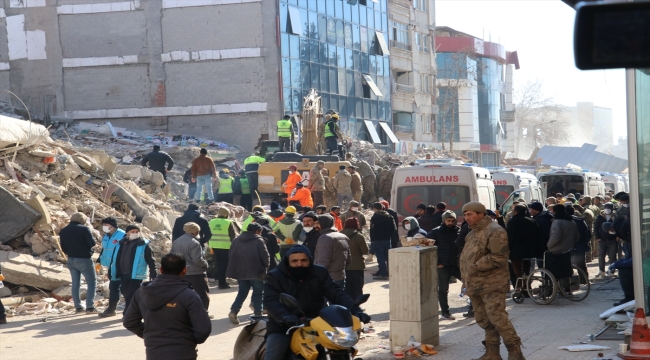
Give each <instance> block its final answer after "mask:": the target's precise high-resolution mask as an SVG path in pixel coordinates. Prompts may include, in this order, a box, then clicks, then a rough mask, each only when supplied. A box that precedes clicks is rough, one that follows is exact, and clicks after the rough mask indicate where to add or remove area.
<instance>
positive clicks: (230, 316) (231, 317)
mask: <svg viewBox="0 0 650 360" xmlns="http://www.w3.org/2000/svg"><path fill="white" fill-rule="evenodd" d="M228 319H229V320H230V322H231V323H233V324H239V319H238V318H237V313H236V312H234V311H230V313H229V314H228Z"/></svg>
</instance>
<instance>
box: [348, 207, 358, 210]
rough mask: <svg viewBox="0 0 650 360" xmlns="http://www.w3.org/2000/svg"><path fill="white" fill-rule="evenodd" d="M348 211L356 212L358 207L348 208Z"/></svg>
mask: <svg viewBox="0 0 650 360" xmlns="http://www.w3.org/2000/svg"><path fill="white" fill-rule="evenodd" d="M350 210H352V211H357V210H359V208H358V207H352V208H350Z"/></svg>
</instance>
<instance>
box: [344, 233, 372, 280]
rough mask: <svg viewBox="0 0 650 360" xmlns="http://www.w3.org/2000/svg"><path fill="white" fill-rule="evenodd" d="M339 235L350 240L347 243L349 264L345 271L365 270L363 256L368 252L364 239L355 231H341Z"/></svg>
mask: <svg viewBox="0 0 650 360" xmlns="http://www.w3.org/2000/svg"><path fill="white" fill-rule="evenodd" d="M341 234H343V235H345V236H347V238H348V239H350V241H349V242H348V245H349V246H350V262H349V263H348V266H347V267H346V268H345V270H365V269H366V262H365V261H364V259H363V255H368V251H369V249H368V244H367V243H366V239H365V238H364V237H363V235H361V232H360V231H359V230H355V229H343V231H341Z"/></svg>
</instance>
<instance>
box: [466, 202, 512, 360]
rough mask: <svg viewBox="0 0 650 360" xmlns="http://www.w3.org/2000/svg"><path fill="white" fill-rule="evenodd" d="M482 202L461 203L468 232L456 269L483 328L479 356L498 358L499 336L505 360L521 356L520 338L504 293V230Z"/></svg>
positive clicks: (506, 284) (484, 359) (506, 286)
mask: <svg viewBox="0 0 650 360" xmlns="http://www.w3.org/2000/svg"><path fill="white" fill-rule="evenodd" d="M485 213H486V209H485V206H484V205H483V204H481V203H479V202H470V203H467V204H465V205H464V206H463V214H464V215H465V221H467V223H468V224H469V227H470V229H471V231H470V233H469V234H468V235H467V238H466V239H465V247H464V248H463V251H462V253H461V254H460V272H461V275H462V277H463V283H464V287H465V289H466V293H467V295H468V296H469V298H470V300H471V301H472V306H473V307H474V312H475V318H476V323H477V324H478V325H479V326H480V327H482V328H483V329H485V341H484V342H483V344H484V345H485V348H486V350H485V354H484V355H483V356H482V357H480V358H479V360H497V359H498V360H500V359H501V355H500V354H499V345H500V343H501V339H500V337H502V338H503V342H504V343H505V345H506V348H508V360H522V359H523V360H525V358H524V355H523V354H522V353H521V339H520V338H519V336H518V335H517V331H516V330H515V328H514V326H513V325H512V323H511V322H510V320H509V319H508V313H507V312H506V293H507V292H508V290H510V283H509V272H508V256H509V254H510V251H509V250H508V234H507V233H506V231H505V230H504V229H503V228H502V227H501V226H499V225H498V224H497V223H495V222H493V221H492V219H491V218H490V217H489V216H485Z"/></svg>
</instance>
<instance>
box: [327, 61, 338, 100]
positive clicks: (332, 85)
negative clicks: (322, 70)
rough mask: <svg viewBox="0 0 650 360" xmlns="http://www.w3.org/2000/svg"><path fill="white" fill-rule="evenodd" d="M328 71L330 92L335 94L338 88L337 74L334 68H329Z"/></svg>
mask: <svg viewBox="0 0 650 360" xmlns="http://www.w3.org/2000/svg"><path fill="white" fill-rule="evenodd" d="M329 73H330V92H331V93H333V94H336V93H337V92H338V89H339V75H338V72H337V71H336V68H333V67H331V68H329Z"/></svg>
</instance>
